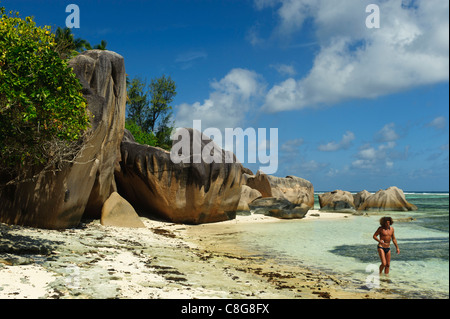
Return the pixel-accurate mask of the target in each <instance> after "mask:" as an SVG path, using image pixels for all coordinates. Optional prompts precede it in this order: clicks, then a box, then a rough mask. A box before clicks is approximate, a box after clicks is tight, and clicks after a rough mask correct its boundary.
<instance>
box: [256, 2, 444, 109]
mask: <svg viewBox="0 0 450 319" xmlns="http://www.w3.org/2000/svg"><path fill="white" fill-rule="evenodd" d="M371 2H373V1H371V0H362V1H354V0H341V1H339V2H337V1H329V0H314V1H312V0H273V1H268V0H265V1H256V2H255V3H256V7H257V8H259V9H262V8H266V7H275V6H277V5H280V6H278V8H277V13H278V18H279V25H278V28H277V30H276V31H275V32H276V33H277V34H280V35H281V36H283V35H285V36H291V35H292V34H294V33H295V32H297V31H299V30H300V29H301V28H302V26H303V23H304V21H305V19H307V18H311V21H312V22H313V24H314V29H315V30H316V37H317V41H318V43H319V45H320V51H319V52H318V54H317V55H316V57H315V60H314V64H313V67H312V69H311V70H310V72H309V74H308V75H307V76H306V77H304V78H302V79H294V78H290V79H287V80H286V81H284V82H281V83H279V84H276V85H274V86H273V87H272V89H271V90H270V91H269V92H268V94H267V97H266V101H265V105H264V109H265V110H266V111H269V112H277V111H284V110H292V109H302V108H305V107H317V106H319V105H328V104H332V103H337V102H341V101H345V100H348V99H355V98H375V97H378V96H382V95H386V94H391V93H395V92H399V91H402V90H407V89H411V88H414V87H417V86H420V85H427V84H433V83H438V82H443V81H448V78H449V71H448V69H449V40H448V39H449V16H448V10H449V2H448V1H447V0H427V1H415V2H414V4H415V5H414V6H410V5H407V3H405V2H403V3H402V1H398V0H387V1H383V2H380V3H379V7H380V12H381V28H380V29H368V28H366V26H365V19H366V17H367V15H368V13H366V12H365V8H366V6H367V5H368V4H370V3H371Z"/></svg>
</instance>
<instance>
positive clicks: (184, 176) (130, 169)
mask: <svg viewBox="0 0 450 319" xmlns="http://www.w3.org/2000/svg"><path fill="white" fill-rule="evenodd" d="M183 130H184V131H183V132H185V133H187V134H186V135H188V138H189V141H190V144H188V145H187V146H186V147H187V149H186V148H185V149H182V148H180V147H179V145H177V143H184V142H183V137H184V135H179V139H177V140H175V141H174V144H173V146H172V151H174V150H178V151H177V152H175V151H174V152H175V155H179V154H180V152H186V156H185V157H184V158H183V161H180V162H179V163H176V162H175V161H173V160H172V159H171V153H170V152H168V151H165V150H163V149H160V148H157V147H151V146H148V145H141V144H138V143H136V142H135V141H133V139H132V138H131V137H130V136H129V135H128V134H126V135H125V138H124V140H123V142H122V144H121V162H120V166H119V167H118V169H117V170H116V172H115V177H116V183H117V187H118V189H119V193H120V194H121V195H122V196H123V197H124V198H125V199H126V200H127V201H128V202H130V203H131V204H132V205H133V207H134V208H135V209H136V210H137V211H138V212H139V213H140V214H141V215H142V214H145V215H148V216H154V217H159V218H163V219H165V220H169V221H171V222H174V223H182V224H202V223H212V222H219V221H225V220H230V219H234V218H235V217H236V210H237V207H238V204H239V200H240V197H241V185H242V180H243V176H242V174H243V168H242V164H240V163H238V162H237V161H236V160H233V161H232V162H230V161H227V160H226V159H227V158H228V159H229V158H234V159H235V157H234V154H232V153H231V154H230V153H229V152H226V151H224V150H221V149H220V147H219V146H217V144H215V143H214V142H213V141H212V140H211V139H209V138H208V137H207V136H205V135H203V134H202V133H201V132H198V131H195V130H193V129H183ZM213 150H214V152H216V151H217V152H219V153H221V155H222V156H221V158H222V162H217V161H212V162H210V163H208V162H209V161H205V159H204V157H203V156H202V154H203V153H205V152H208V151H210V152H213ZM197 152H200V154H199V153H197ZM172 154H173V153H172ZM183 154H184V153H183ZM183 156H184V155H183Z"/></svg>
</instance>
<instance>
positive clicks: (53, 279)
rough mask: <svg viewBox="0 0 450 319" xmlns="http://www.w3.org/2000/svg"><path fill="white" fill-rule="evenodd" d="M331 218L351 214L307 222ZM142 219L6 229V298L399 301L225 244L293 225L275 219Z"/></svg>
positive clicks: (0, 257) (0, 248)
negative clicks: (246, 228) (246, 233)
mask: <svg viewBox="0 0 450 319" xmlns="http://www.w3.org/2000/svg"><path fill="white" fill-rule="evenodd" d="M324 218H326V219H329V218H351V215H346V214H335V213H323V212H318V211H310V212H309V213H308V215H307V216H306V217H305V218H304V219H302V220H301V222H320V221H319V220H320V219H324ZM141 219H142V221H143V222H144V224H145V226H146V228H140V229H128V228H118V227H105V226H102V225H101V224H100V223H99V221H89V222H86V223H82V224H81V225H80V226H79V227H78V228H76V229H68V230H63V231H56V230H41V229H34V228H28V227H19V226H7V225H5V224H0V235H1V236H0V298H2V299H3V298H18V299H36V298H46V299H51V298H86V299H92V298H95V299H105V298H122V299H128V298H133V299H138V298H143V299H144V298H145V299H148V298H161V299H178V298H183V299H193V298H198V299H206V298H233V299H242V298H245V299H260V298H265V299H280V298H282V299H293V298H308V299H316V298H358V299H363V298H394V297H395V296H387V295H386V294H385V293H383V292H382V291H381V292H380V291H368V290H364V289H360V290H359V291H358V290H357V291H355V290H354V289H352V288H351V287H350V286H349V285H350V283H348V282H345V281H343V280H341V279H339V278H337V277H335V276H331V275H329V274H324V273H320V272H317V271H312V270H310V269H308V268H306V267H304V268H300V267H293V266H285V265H280V264H278V263H277V261H276V260H267V259H264V258H261V257H256V256H255V255H254V254H253V253H252V252H249V251H244V250H242V249H240V248H239V247H237V246H236V245H235V244H233V243H232V242H227V241H226V240H222V239H223V238H226V236H227V234H230V233H232V232H233V231H236V227H235V226H236V225H241V226H243V225H245V224H246V223H277V222H286V221H282V220H279V219H276V218H273V217H267V216H263V215H249V216H238V217H237V218H236V219H235V220H231V221H227V222H222V223H216V224H206V225H198V226H186V225H178V224H172V223H166V222H161V221H155V220H150V219H147V218H141ZM315 220H317V221H315ZM296 222H300V221H296ZM218 236H219V237H220V238H221V241H220V244H219V242H218V241H217V239H218V238H219V237H218Z"/></svg>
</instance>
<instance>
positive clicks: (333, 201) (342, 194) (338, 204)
mask: <svg viewBox="0 0 450 319" xmlns="http://www.w3.org/2000/svg"><path fill="white" fill-rule="evenodd" d="M318 197H319V205H320V210H325V211H336V212H345V213H355V212H356V210H355V204H354V202H353V195H352V194H351V193H350V192H347V191H342V190H335V191H332V192H328V193H323V194H319V196H318Z"/></svg>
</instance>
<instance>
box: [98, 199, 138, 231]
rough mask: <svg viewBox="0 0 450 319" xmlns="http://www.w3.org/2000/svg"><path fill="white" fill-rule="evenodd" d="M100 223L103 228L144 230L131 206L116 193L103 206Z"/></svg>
mask: <svg viewBox="0 0 450 319" xmlns="http://www.w3.org/2000/svg"><path fill="white" fill-rule="evenodd" d="M100 223H101V224H102V225H103V226H115V227H127V228H145V225H144V223H143V222H142V221H141V220H140V218H139V215H138V214H137V213H136V211H135V210H134V208H133V206H131V204H130V203H128V202H127V201H126V200H125V199H124V198H123V197H122V196H120V195H119V194H118V193H116V192H114V193H112V194H111V196H109V198H108V199H107V200H106V202H105V203H104V204H103V207H102V216H101V218H100Z"/></svg>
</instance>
